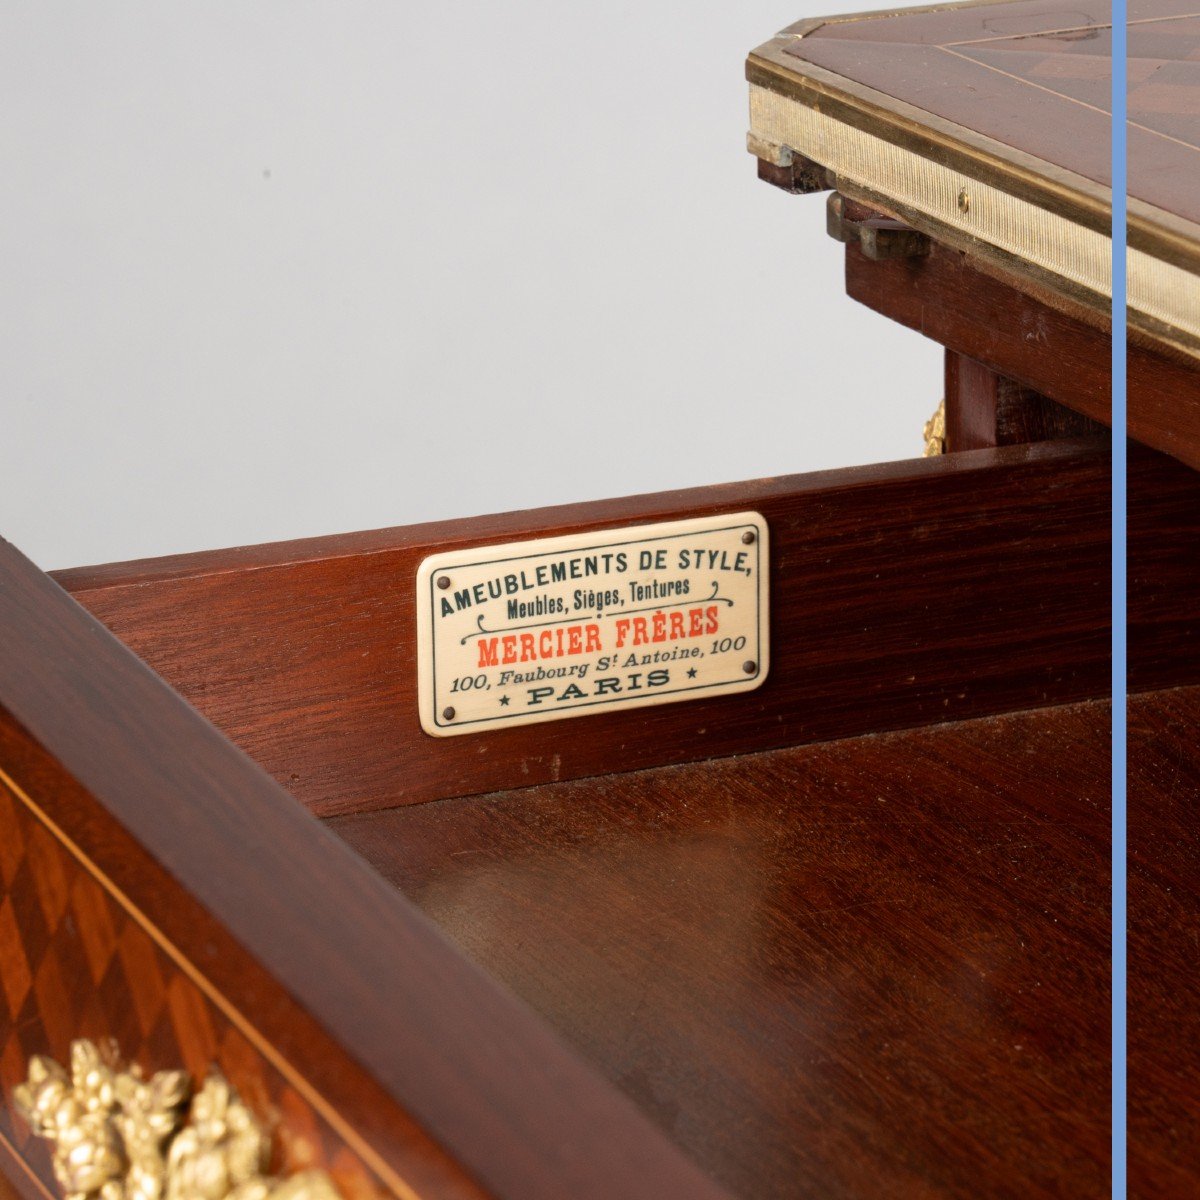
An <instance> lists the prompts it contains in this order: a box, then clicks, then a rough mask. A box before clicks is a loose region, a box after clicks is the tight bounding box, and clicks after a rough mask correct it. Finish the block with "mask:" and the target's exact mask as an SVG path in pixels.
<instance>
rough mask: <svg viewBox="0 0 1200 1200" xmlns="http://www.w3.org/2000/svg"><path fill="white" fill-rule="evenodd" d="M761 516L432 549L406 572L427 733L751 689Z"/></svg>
mask: <svg viewBox="0 0 1200 1200" xmlns="http://www.w3.org/2000/svg"><path fill="white" fill-rule="evenodd" d="M767 562H768V533H767V523H766V521H765V520H764V519H763V517H762V516H761V515H760V514H758V513H753V512H750V513H745V512H743V513H730V514H726V515H722V516H715V517H697V518H695V519H692V520H686V521H672V522H669V523H665V524H658V525H639V526H635V527H631V528H625V529H605V530H601V531H598V532H594V533H580V534H571V535H567V536H564V537H553V538H541V539H537V540H532V541H523V542H510V543H508V544H507V545H500V546H481V547H476V548H473V549H468V550H454V551H450V552H449V553H446V554H435V555H432V556H430V557H429V558H427V559H425V561H424V562H422V564H421V566H420V569H419V570H418V572H417V677H418V678H417V683H418V698H419V709H420V717H421V726H422V728H423V729H424V730H425V732H426V733H430V734H433V735H434V736H436V737H452V736H455V735H457V734H463V733H483V732H486V731H488V730H492V729H499V728H503V727H505V726H509V725H523V724H531V723H533V722H537V721H552V720H557V719H559V718H563V717H582V716H587V715H589V714H595V713H600V712H610V711H612V710H614V709H620V708H635V707H639V706H643V705H649V704H669V703H672V702H676V701H682V700H698V699H703V698H707V697H713V696H720V695H728V694H730V693H733V692H747V691H753V690H754V689H755V688H757V687H759V686H760V685H761V684H762V682H763V680H764V679H765V678H766V675H767V669H768V665H769V636H768V610H767V590H768V589H767Z"/></svg>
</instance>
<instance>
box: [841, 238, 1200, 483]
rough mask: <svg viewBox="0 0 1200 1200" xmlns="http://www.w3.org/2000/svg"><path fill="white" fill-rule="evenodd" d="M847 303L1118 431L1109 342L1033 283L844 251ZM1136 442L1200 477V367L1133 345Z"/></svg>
mask: <svg viewBox="0 0 1200 1200" xmlns="http://www.w3.org/2000/svg"><path fill="white" fill-rule="evenodd" d="M846 293H847V295H849V296H850V298H851V299H853V300H857V301H858V302H859V303H860V304H865V305H867V307H869V308H872V309H874V310H875V311H876V312H878V313H882V314H883V315H884V316H886V317H890V318H891V319H892V320H894V321H898V322H900V323H901V324H903V325H907V326H908V327H909V328H910V329H915V330H917V331H918V332H920V333H922V334H924V335H925V336H926V337H929V338H932V339H933V340H934V341H936V342H938V343H939V344H940V345H943V346H945V347H946V348H947V349H949V350H954V351H957V352H958V353H960V354H965V355H967V356H968V357H970V358H974V359H977V360H978V361H980V362H983V363H986V364H987V365H988V366H989V367H991V368H992V369H994V370H996V371H998V372H999V373H1000V374H1002V375H1005V376H1007V377H1009V378H1011V379H1015V380H1017V381H1019V382H1020V383H1022V384H1025V385H1026V386H1028V387H1031V388H1033V389H1035V390H1036V391H1039V392H1041V393H1042V394H1043V395H1046V396H1049V397H1050V398H1051V399H1053V400H1055V401H1057V402H1058V403H1060V404H1065V405H1066V406H1067V407H1069V408H1072V409H1074V410H1075V411H1076V412H1079V413H1082V414H1083V415H1084V416H1087V417H1090V418H1092V419H1093V420H1096V421H1100V422H1102V423H1103V424H1106V425H1109V424H1111V421H1112V411H1111V402H1110V391H1111V384H1112V375H1111V342H1112V339H1111V334H1110V332H1109V330H1108V329H1105V328H1096V327H1095V326H1094V325H1093V324H1092V323H1091V322H1090V320H1088V319H1087V318H1086V317H1085V316H1084V315H1082V314H1080V313H1079V312H1078V311H1077V310H1075V309H1073V308H1071V307H1067V306H1063V305H1062V304H1061V303H1058V301H1057V300H1056V298H1054V297H1052V296H1051V295H1049V294H1047V293H1045V292H1038V291H1036V290H1031V289H1030V288H1029V285H1028V282H1027V281H1025V280H1018V279H1016V278H1015V277H1014V276H1011V275H1008V274H1006V273H1004V272H1001V271H998V270H995V269H988V268H987V267H986V265H985V264H984V263H981V262H980V261H979V260H978V259H976V258H974V257H972V256H971V255H968V254H964V253H963V252H961V251H959V250H957V249H953V248H950V247H947V246H944V245H940V244H938V243H936V242H935V243H933V245H931V247H930V249H929V253H928V254H927V255H925V256H923V257H922V258H920V259H891V260H886V261H882V262H872V261H870V260H869V259H867V258H866V257H864V255H863V254H862V252H861V251H860V250H859V248H858V247H856V246H847V247H846ZM1128 392H1129V405H1128V407H1129V411H1128V424H1127V432H1128V434H1129V436H1130V437H1132V438H1134V439H1135V440H1137V441H1140V442H1142V443H1144V444H1145V445H1147V446H1151V447H1153V448H1154V449H1156V450H1161V451H1163V452H1164V453H1167V454H1170V455H1172V456H1173V457H1175V458H1178V459H1179V460H1180V461H1182V462H1185V463H1187V464H1188V465H1189V466H1191V467H1200V367H1198V365H1197V362H1196V360H1195V359H1192V358H1189V357H1187V356H1185V355H1183V354H1180V353H1177V352H1173V351H1171V350H1170V349H1169V348H1163V347H1161V346H1157V345H1153V346H1152V345H1149V344H1146V343H1145V342H1144V341H1143V340H1142V339H1138V338H1133V337H1131V338H1130V340H1129V347H1128Z"/></svg>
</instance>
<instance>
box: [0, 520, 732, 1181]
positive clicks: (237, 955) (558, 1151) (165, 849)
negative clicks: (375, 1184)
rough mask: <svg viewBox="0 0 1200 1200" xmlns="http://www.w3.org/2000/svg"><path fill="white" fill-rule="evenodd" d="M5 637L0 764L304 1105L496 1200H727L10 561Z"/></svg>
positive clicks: (31, 572)
mask: <svg viewBox="0 0 1200 1200" xmlns="http://www.w3.org/2000/svg"><path fill="white" fill-rule="evenodd" d="M0 630H3V648H4V652H3V654H0V764H2V765H3V766H4V767H5V769H6V771H7V772H8V773H9V774H10V775H11V776H12V777H13V778H14V779H15V781H16V782H17V784H18V785H19V786H20V787H21V788H22V789H24V790H25V791H27V792H28V793H29V794H30V795H32V796H36V798H37V800H38V803H39V804H41V805H42V806H44V809H45V811H46V812H47V814H48V815H49V817H50V819H51V820H52V821H53V822H54V823H55V824H56V825H58V826H59V827H60V828H61V829H63V830H66V831H68V832H69V835H70V836H71V837H72V838H73V839H74V840H75V842H76V844H77V845H78V847H79V848H80V850H81V851H82V852H83V853H84V854H86V855H87V856H88V857H89V858H90V859H91V860H92V861H93V862H94V863H96V864H97V865H98V866H99V868H100V869H101V870H102V871H103V872H104V873H105V875H106V876H107V877H108V878H109V879H110V880H111V881H112V882H113V884H114V886H116V887H117V888H119V889H120V890H121V892H122V893H123V894H124V895H125V896H126V897H127V898H128V900H129V902H130V903H132V904H134V905H136V906H137V908H138V909H139V910H140V911H141V912H142V913H143V914H145V915H146V916H147V919H151V920H153V921H154V922H156V923H157V925H158V928H159V930H160V932H161V933H162V935H163V937H164V938H165V939H167V940H168V942H169V943H170V944H172V945H173V946H174V947H175V948H176V949H177V951H178V952H179V954H180V955H182V956H183V957H184V958H186V960H187V961H189V962H190V963H191V964H192V965H193V967H194V968H195V970H196V972H197V973H198V974H199V975H200V976H201V977H203V978H206V979H208V980H209V981H210V982H211V984H212V986H213V987H214V988H216V989H218V990H219V992H220V993H221V994H222V995H223V996H224V997H226V999H227V1000H228V1002H229V1003H230V1004H231V1005H234V1006H236V1007H237V1008H238V1009H239V1010H240V1011H242V1012H243V1013H250V1014H253V1017H254V1019H255V1022H256V1024H257V1027H258V1029H259V1030H260V1031H261V1033H262V1034H263V1035H264V1036H265V1037H266V1038H267V1039H269V1041H270V1042H271V1044H272V1045H273V1046H275V1047H276V1048H277V1049H278V1051H279V1053H280V1054H282V1055H284V1056H286V1057H288V1058H289V1059H290V1061H291V1062H292V1063H293V1064H298V1065H300V1067H299V1069H300V1070H302V1072H303V1073H304V1075H305V1077H306V1079H307V1080H308V1081H309V1083H310V1084H311V1085H312V1087H314V1088H315V1089H316V1090H318V1091H324V1092H328V1093H329V1094H330V1095H334V1096H341V1097H343V1098H345V1097H349V1096H352V1095H353V1094H354V1091H355V1089H354V1087H353V1086H352V1085H353V1084H356V1083H357V1084H358V1085H359V1086H360V1087H361V1088H362V1089H363V1091H362V1094H364V1095H366V1096H367V1097H372V1096H377V1095H379V1094H382V1095H384V1096H386V1097H387V1098H388V1100H389V1102H390V1107H391V1109H392V1113H393V1114H396V1113H402V1114H406V1115H407V1116H408V1117H411V1118H412V1119H414V1120H416V1121H417V1122H418V1123H419V1125H420V1126H421V1127H422V1128H423V1129H424V1130H426V1131H427V1132H428V1134H429V1135H430V1136H431V1137H432V1138H433V1139H434V1141H435V1142H436V1143H437V1144H438V1145H440V1146H441V1147H442V1149H443V1150H444V1151H445V1152H446V1153H447V1154H448V1155H449V1156H450V1157H451V1158H452V1159H453V1161H454V1162H455V1163H457V1164H458V1165H459V1166H460V1167H461V1168H462V1170H463V1171H464V1172H465V1173H466V1174H468V1175H470V1176H471V1177H473V1178H474V1179H476V1180H477V1181H479V1182H481V1183H482V1184H483V1185H484V1186H485V1187H486V1188H487V1189H488V1190H489V1191H490V1192H491V1193H492V1194H494V1195H496V1196H498V1197H504V1198H506V1200H534V1198H544V1200H561V1197H563V1196H572V1197H595V1198H596V1200H601V1198H603V1200H611V1197H613V1196H622V1197H645V1198H646V1200H661V1198H663V1197H678V1198H679V1200H685V1198H686V1200H700V1198H704V1197H712V1198H714V1200H715V1198H716V1197H719V1196H722V1195H724V1193H723V1192H722V1191H721V1190H720V1189H719V1188H718V1187H716V1185H714V1184H713V1183H711V1182H710V1181H709V1180H708V1179H707V1178H706V1177H704V1176H702V1175H701V1174H700V1173H699V1172H698V1171H697V1170H696V1169H695V1168H694V1166H693V1165H692V1164H691V1163H690V1162H689V1161H687V1160H686V1159H685V1158H684V1157H683V1156H682V1155H681V1154H680V1153H679V1152H678V1151H677V1150H675V1148H674V1147H672V1146H671V1145H670V1144H669V1143H668V1142H667V1141H666V1140H665V1139H664V1138H663V1137H662V1136H661V1135H660V1134H658V1133H657V1131H656V1130H654V1129H653V1128H652V1127H651V1126H650V1125H649V1124H648V1122H646V1121H645V1120H644V1119H643V1118H642V1117H641V1115H640V1114H639V1113H638V1112H637V1111H636V1110H635V1109H634V1108H633V1107H632V1106H631V1105H630V1104H629V1103H628V1102H627V1101H625V1100H624V1099H623V1098H622V1097H621V1096H619V1095H618V1094H617V1093H616V1092H615V1090H614V1089H612V1088H611V1087H610V1086H609V1085H608V1084H607V1083H605V1082H603V1081H602V1080H601V1079H600V1078H599V1077H598V1076H597V1075H596V1074H594V1073H593V1072H592V1070H591V1069H590V1068H589V1067H587V1066H586V1065H585V1064H583V1062H582V1061H581V1060H579V1059H578V1058H577V1057H576V1056H575V1055H574V1054H573V1053H572V1052H570V1051H568V1050H567V1049H566V1048H565V1047H564V1046H563V1044H562V1043H561V1042H560V1041H559V1040H558V1038H557V1037H555V1036H554V1035H553V1034H551V1033H550V1032H549V1030H548V1029H547V1028H546V1027H545V1026H544V1025H543V1023H542V1022H541V1021H540V1020H539V1019H538V1018H537V1017H535V1016H534V1015H533V1014H532V1013H531V1012H530V1011H529V1010H528V1009H526V1008H525V1007H524V1006H523V1005H521V1004H520V1003H519V1002H517V1001H516V1000H515V999H514V998H512V997H511V996H510V995H509V994H508V993H507V992H505V991H504V990H502V989H501V988H500V987H498V986H497V985H496V984H495V983H494V982H493V981H492V980H491V979H490V978H488V977H487V976H486V975H485V974H484V973H483V972H482V971H480V970H479V969H478V968H476V967H475V966H474V965H473V964H471V963H470V962H468V961H467V960H466V959H465V958H464V957H463V956H462V955H461V954H460V953H459V952H458V951H457V950H455V949H454V948H453V947H452V946H451V945H450V944H449V943H448V942H447V940H446V939H445V938H444V937H443V936H442V935H441V934H440V933H439V932H438V931H437V930H436V928H435V927H434V926H433V925H432V924H431V922H429V921H428V920H427V919H426V918H425V917H424V916H423V915H422V914H421V913H420V912H419V911H418V910H417V909H416V908H415V907H414V906H412V905H411V904H410V903H408V902H407V901H406V900H404V899H403V898H402V897H401V896H400V895H399V894H398V893H397V892H395V891H394V890H393V889H392V888H390V887H389V886H387V885H386V884H385V883H384V882H383V881H382V880H381V879H380V878H379V877H378V876H377V875H376V874H375V873H374V872H373V871H371V869H370V868H368V867H367V866H366V864H365V863H363V862H362V861H361V860H360V859H359V858H357V857H356V856H355V855H354V854H353V853H352V852H350V851H349V850H348V849H347V848H346V847H345V845H344V844H343V843H342V842H340V840H339V839H337V838H336V837H335V836H333V835H332V834H331V833H329V832H328V831H326V830H324V829H322V828H321V826H320V824H319V822H317V821H316V820H314V819H313V818H312V817H311V816H310V815H309V814H307V813H306V812H304V811H303V809H302V808H301V807H300V806H299V805H298V804H297V803H296V802H295V801H294V800H293V799H292V798H291V797H290V796H289V795H288V794H287V793H286V792H285V791H283V789H281V788H280V787H279V786H278V785H276V784H275V783H274V782H272V780H271V779H270V778H269V777H268V776H267V775H266V774H265V773H264V772H263V771H262V770H261V769H260V768H258V767H257V766H255V765H254V764H253V763H252V762H251V761H250V760H249V759H248V758H247V757H246V756H245V755H244V754H243V753H242V752H241V751H240V750H238V749H237V748H236V747H235V746H233V745H232V744H231V743H230V742H229V741H227V740H226V739H225V738H224V737H222V736H221V735H220V733H218V731H217V730H216V729H214V728H213V727H212V726H211V725H210V724H209V723H208V722H207V721H205V720H204V719H203V718H202V717H201V716H200V715H199V714H198V713H196V712H195V710H193V709H192V708H190V707H189V706H188V705H187V704H186V703H184V702H183V701H182V700H181V699H180V697H179V696H177V695H176V694H175V693H174V692H173V691H172V690H171V689H170V688H169V687H167V685H166V684H165V683H163V681H162V680H161V679H159V678H158V677H157V676H156V675H155V674H154V673H153V672H152V671H150V670H149V669H148V668H147V667H146V666H145V664H143V663H142V662H141V661H139V660H138V659H137V658H136V657H135V656H134V655H133V654H132V653H131V652H130V651H129V650H128V649H127V648H126V647H125V646H123V645H122V644H121V643H120V642H119V641H118V640H117V639H116V638H115V637H113V636H112V634H110V633H109V632H108V631H107V630H106V629H105V628H104V627H103V626H102V625H101V624H100V623H99V622H98V621H96V620H95V619H94V618H92V617H91V616H90V615H89V614H88V613H86V612H85V611H84V610H83V608H81V607H80V606H79V605H78V604H77V603H76V602H75V601H73V600H72V599H71V598H70V597H69V596H68V595H67V594H66V593H65V592H64V591H63V590H62V589H61V588H60V587H59V586H58V585H57V584H55V583H54V582H53V581H52V580H51V579H50V578H49V577H48V576H46V575H45V574H44V573H43V572H41V571H39V570H38V569H37V568H36V567H35V566H34V565H33V564H32V563H30V562H29V561H28V560H26V559H25V558H23V557H22V556H21V555H20V554H19V553H18V552H17V551H16V550H15V549H14V548H13V547H12V546H10V545H9V544H7V543H0ZM314 1029H316V1030H317V1031H318V1033H319V1034H320V1040H319V1041H318V1042H317V1043H316V1048H317V1050H318V1051H320V1050H323V1049H324V1048H325V1047H326V1046H336V1047H339V1048H341V1049H342V1050H344V1054H343V1055H342V1056H341V1057H340V1059H339V1057H338V1056H337V1055H336V1054H324V1053H319V1052H314V1042H313V1040H312V1038H313V1030H314ZM348 1075H349V1076H350V1077H351V1078H350V1079H349V1080H348V1079H347V1076H348ZM341 1112H342V1116H343V1117H344V1118H345V1119H346V1120H347V1121H349V1122H351V1123H352V1124H353V1125H354V1126H356V1127H357V1128H359V1129H361V1131H362V1134H363V1136H364V1137H365V1138H367V1139H368V1140H369V1141H370V1142H371V1144H372V1145H373V1146H377V1147H378V1151H379V1153H380V1154H381V1155H383V1156H384V1157H385V1158H386V1157H387V1154H388V1147H387V1136H386V1131H387V1128H388V1122H389V1119H390V1116H389V1112H388V1111H386V1110H385V1111H382V1112H381V1111H378V1108H374V1109H373V1108H372V1106H370V1105H364V1104H361V1103H360V1104H359V1105H358V1106H357V1107H343V1108H342V1109H341Z"/></svg>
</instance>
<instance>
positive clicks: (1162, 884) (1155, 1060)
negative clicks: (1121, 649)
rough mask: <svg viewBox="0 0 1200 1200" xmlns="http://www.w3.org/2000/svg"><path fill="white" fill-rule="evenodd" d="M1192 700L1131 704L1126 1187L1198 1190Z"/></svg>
mask: <svg viewBox="0 0 1200 1200" xmlns="http://www.w3.org/2000/svg"><path fill="white" fill-rule="evenodd" d="M1198 730H1200V699H1198V697H1197V693H1196V690H1195V689H1184V690H1180V691H1175V692H1167V693H1163V694H1161V695H1160V696H1156V697H1155V698H1154V700H1153V702H1151V701H1150V700H1148V699H1147V700H1138V701H1134V702H1133V703H1132V704H1131V705H1130V708H1129V748H1128V762H1129V776H1128V789H1129V892H1128V902H1129V964H1128V969H1129V1172H1130V1176H1129V1178H1130V1193H1129V1194H1130V1195H1131V1196H1137V1197H1141V1196H1146V1197H1169V1198H1172V1200H1174V1198H1175V1197H1178V1198H1179V1200H1186V1198H1187V1197H1191V1196H1197V1195H1200V1005H1198V1004H1197V1003H1196V997H1197V996H1198V995H1200V945H1198V942H1200V833H1198V832H1197V831H1198V830H1200V750H1198V746H1200V741H1198V738H1197V732H1198Z"/></svg>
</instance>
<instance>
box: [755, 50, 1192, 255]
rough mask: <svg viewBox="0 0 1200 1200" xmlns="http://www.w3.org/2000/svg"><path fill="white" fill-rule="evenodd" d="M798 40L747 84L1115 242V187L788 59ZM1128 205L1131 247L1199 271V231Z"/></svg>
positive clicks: (765, 53) (762, 54) (758, 60)
mask: <svg viewBox="0 0 1200 1200" xmlns="http://www.w3.org/2000/svg"><path fill="white" fill-rule="evenodd" d="M794 40H796V39H792V38H786V37H776V38H774V39H772V40H771V41H769V42H766V43H764V44H763V45H762V46H759V47H758V48H757V49H755V50H753V51H751V53H750V55H749V57H748V58H747V59H746V79H747V81H748V82H749V83H751V84H752V85H755V86H758V87H763V88H767V89H768V90H770V91H773V92H777V93H779V94H780V95H783V96H786V97H787V98H788V99H791V100H795V101H797V102H798V103H800V104H802V105H805V106H806V107H813V108H817V107H819V109H820V111H821V112H823V113H825V114H826V115H828V116H830V117H833V118H834V119H835V120H839V121H843V122H844V123H846V124H848V125H850V126H852V127H853V128H856V129H859V130H861V131H862V132H863V133H867V134H871V135H873V136H876V137H883V138H886V139H887V140H888V141H889V142H891V143H893V144H895V145H897V146H900V147H902V148H904V149H907V150H910V151H911V152H913V153H915V154H918V155H920V156H921V157H923V158H926V159H929V160H930V161H932V162H935V163H937V164H939V165H941V166H945V167H948V168H950V169H951V170H960V171H963V172H964V173H966V174H971V175H973V177H974V178H976V179H978V180H980V181H981V182H983V183H988V184H990V185H992V186H1000V187H1003V188H1004V189H1005V190H1006V191H1007V192H1008V193H1009V194H1011V195H1012V196H1014V197H1015V198H1017V199H1023V200H1027V201H1029V202H1031V203H1034V204H1037V205H1038V206H1039V207H1041V208H1046V209H1047V210H1048V211H1050V212H1052V213H1054V215H1056V216H1059V217H1062V218H1064V219H1066V220H1070V221H1073V222H1075V223H1076V224H1079V225H1083V226H1085V227H1086V228H1090V229H1094V230H1095V231H1096V232H1099V233H1103V234H1105V236H1111V228H1112V199H1111V196H1112V189H1111V188H1109V187H1107V186H1105V185H1102V184H1099V183H1096V182H1095V181H1094V180H1091V179H1087V178H1086V177H1084V176H1082V175H1078V174H1076V173H1074V172H1072V171H1068V170H1066V169H1065V168H1063V167H1059V166H1057V165H1055V164H1054V163H1050V162H1047V161H1045V160H1044V159H1039V158H1037V157H1035V156H1034V155H1031V154H1028V153H1026V152H1024V151H1021V150H1018V149H1016V148H1015V147H1012V146H1008V145H1006V144H1005V143H1003V142H999V141H996V140H995V139H994V138H989V137H987V136H986V135H985V134H980V133H977V132H975V131H974V130H971V129H968V128H966V127H965V126H962V125H958V124H956V123H954V122H953V121H949V120H947V119H946V118H944V117H939V116H937V115H936V114H933V113H929V112H926V111H925V110H923V109H919V108H917V107H915V106H914V105H911V104H908V103H907V102H905V101H903V100H898V99H896V98H895V97H892V96H888V95H887V94H886V93H883V92H879V91H876V90H875V89H874V88H870V87H867V86H866V85H865V84H860V83H857V82H856V81H854V80H852V79H847V78H846V77H845V76H841V75H838V74H836V73H834V72H832V71H829V70H827V69H825V68H824V67H819V66H817V65H816V64H814V63H809V62H806V61H805V60H803V59H800V58H795V57H788V58H786V59H785V58H784V52H785V49H786V47H787V46H788V45H790V44H791V43H792V42H793V41H794ZM822 165H826V164H822ZM1128 207H1129V212H1128V230H1129V233H1128V240H1129V246H1130V248H1131V249H1138V250H1141V251H1143V252H1144V253H1146V254H1149V255H1151V256H1152V257H1155V258H1159V259H1162V260H1163V261H1164V262H1166V263H1168V264H1169V265H1172V266H1176V267H1179V268H1181V269H1183V270H1187V271H1189V272H1192V273H1196V272H1200V225H1196V224H1195V223H1194V222H1191V221H1189V220H1187V219H1186V218H1184V217H1180V216H1178V215H1177V214H1174V213H1169V212H1166V211H1164V210H1162V209H1159V208H1156V207H1155V206H1154V205H1151V204H1148V203H1147V202H1146V201H1144V200H1138V199H1137V198H1136V197H1131V198H1130V200H1129V206H1128Z"/></svg>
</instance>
